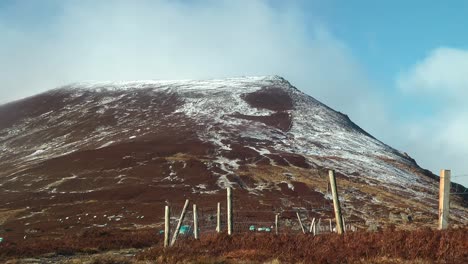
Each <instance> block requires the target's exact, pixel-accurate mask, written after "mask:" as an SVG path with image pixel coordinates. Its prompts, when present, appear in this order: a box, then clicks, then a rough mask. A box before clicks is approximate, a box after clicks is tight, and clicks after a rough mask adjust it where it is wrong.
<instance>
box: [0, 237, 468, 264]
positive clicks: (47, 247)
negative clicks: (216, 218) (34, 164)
mask: <svg viewBox="0 0 468 264" xmlns="http://www.w3.org/2000/svg"><path fill="white" fill-rule="evenodd" d="M466 234H468V229H466V228H465V229H450V230H446V231H436V230H431V229H428V228H425V229H421V230H414V231H402V230H394V229H387V230H384V231H382V232H376V233H369V232H355V233H347V234H345V235H343V236H339V235H337V234H324V235H319V236H315V237H314V236H311V235H287V234H283V235H279V236H275V235H272V234H236V235H234V236H228V235H226V234H220V235H216V234H212V235H204V236H202V238H201V239H200V240H192V239H182V240H179V241H178V242H177V243H176V245H175V246H173V247H171V248H168V249H164V248H163V247H162V245H161V241H160V236H158V235H156V234H155V233H154V231H151V230H143V231H127V232H123V233H122V232H118V233H112V232H111V231H90V232H87V233H83V234H80V235H76V236H68V237H64V238H62V239H60V240H57V239H54V240H51V239H48V240H36V241H25V242H24V243H18V244H8V243H4V244H1V245H0V257H1V259H3V260H6V259H11V258H19V257H25V256H35V257H38V256H40V255H41V254H44V253H50V252H55V253H56V255H57V254H62V255H69V256H71V255H74V254H78V253H81V254H82V253H88V254H91V253H94V254H95V253H103V252H106V251H108V250H110V249H123V248H147V249H146V250H143V251H139V252H140V253H138V254H137V255H136V257H129V258H127V259H126V258H124V257H118V258H116V257H106V255H104V257H103V256H99V257H97V258H91V259H94V261H84V260H85V259H88V260H89V259H90V258H89V257H86V255H80V256H75V257H76V258H74V259H77V261H76V262H73V263H120V262H121V261H124V260H125V261H128V263H155V262H156V263H265V262H267V263H468V239H467V238H466ZM150 246H151V247H150ZM72 258H73V257H72ZM80 258H81V259H83V262H79V259H80ZM106 259H107V260H106ZM117 260H118V261H117ZM96 261H97V262H96ZM116 261H117V262H116Z"/></svg>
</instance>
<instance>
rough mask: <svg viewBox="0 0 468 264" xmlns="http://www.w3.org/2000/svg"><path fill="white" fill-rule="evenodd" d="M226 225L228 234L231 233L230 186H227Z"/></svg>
mask: <svg viewBox="0 0 468 264" xmlns="http://www.w3.org/2000/svg"><path fill="white" fill-rule="evenodd" d="M227 226H228V235H232V229H233V223H232V188H231V187H228V188H227Z"/></svg>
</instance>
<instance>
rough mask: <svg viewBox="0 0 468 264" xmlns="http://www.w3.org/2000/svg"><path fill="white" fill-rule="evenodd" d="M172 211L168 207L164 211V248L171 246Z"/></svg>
mask: <svg viewBox="0 0 468 264" xmlns="http://www.w3.org/2000/svg"><path fill="white" fill-rule="evenodd" d="M170 224H171V209H170V208H169V206H168V205H166V207H165V209H164V247H168V246H169V243H170V241H169V238H170V235H171V234H170V232H171V227H170Z"/></svg>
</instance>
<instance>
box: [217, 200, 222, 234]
mask: <svg viewBox="0 0 468 264" xmlns="http://www.w3.org/2000/svg"><path fill="white" fill-rule="evenodd" d="M217 209H218V210H217V212H216V232H218V233H219V232H221V203H218V208H217Z"/></svg>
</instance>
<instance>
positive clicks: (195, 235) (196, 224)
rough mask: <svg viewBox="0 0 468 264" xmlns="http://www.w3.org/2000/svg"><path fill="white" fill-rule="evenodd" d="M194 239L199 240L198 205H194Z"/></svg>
mask: <svg viewBox="0 0 468 264" xmlns="http://www.w3.org/2000/svg"><path fill="white" fill-rule="evenodd" d="M193 237H194V238H195V239H198V212H197V205H196V204H193Z"/></svg>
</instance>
